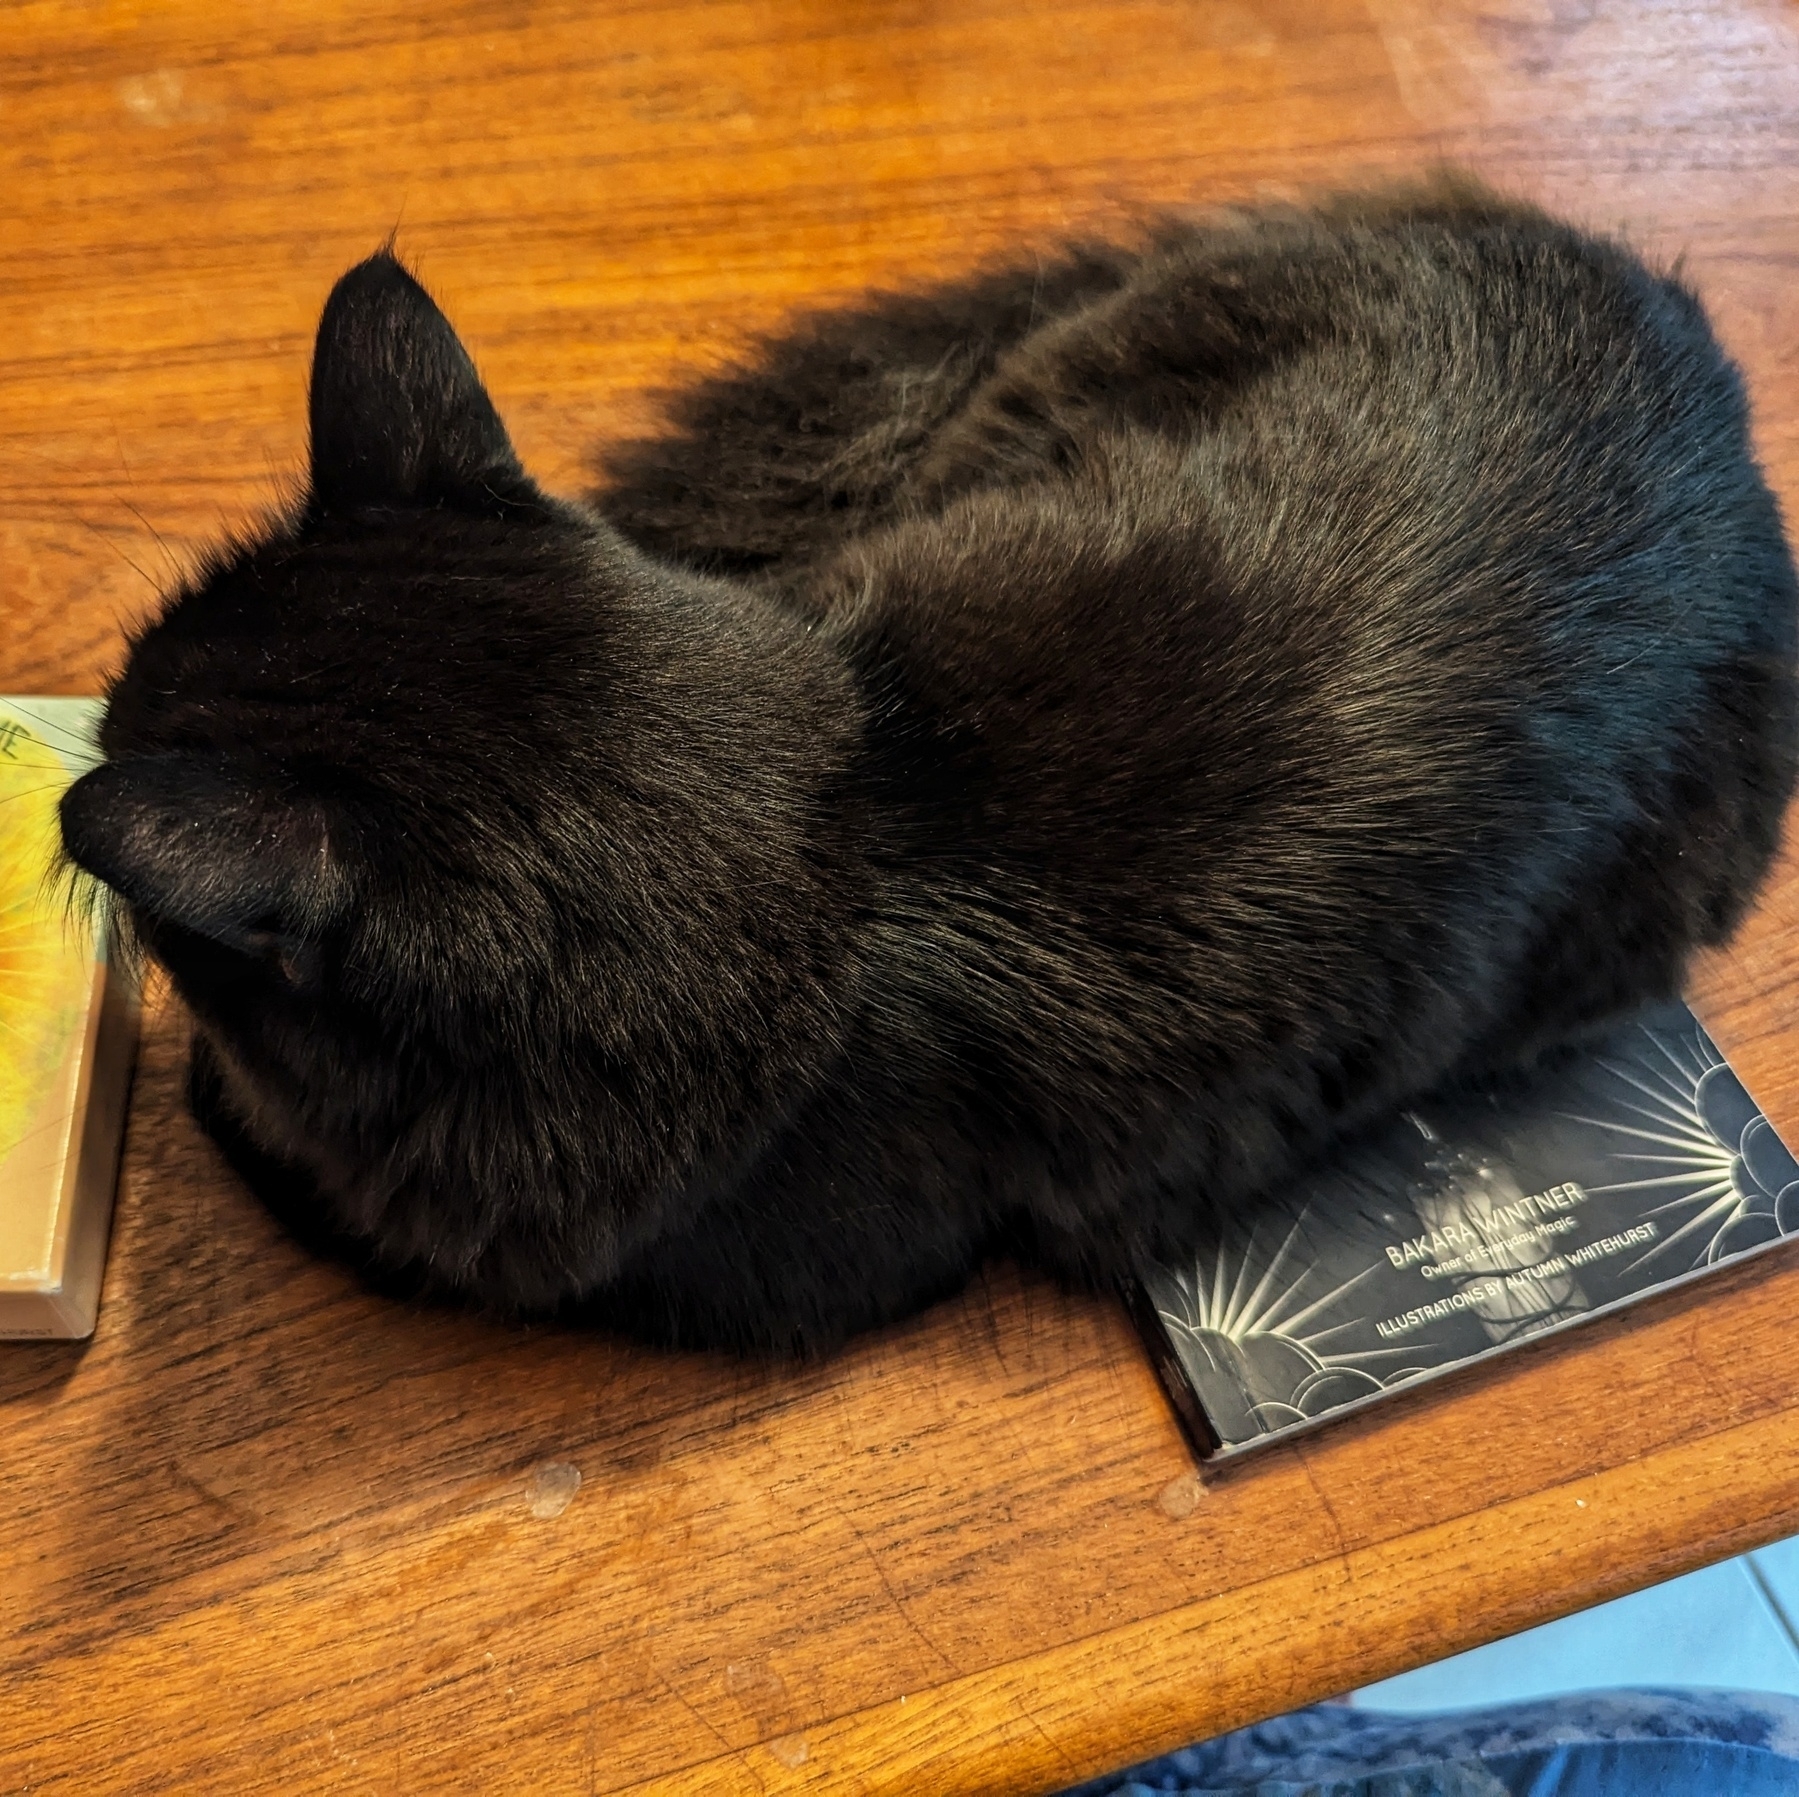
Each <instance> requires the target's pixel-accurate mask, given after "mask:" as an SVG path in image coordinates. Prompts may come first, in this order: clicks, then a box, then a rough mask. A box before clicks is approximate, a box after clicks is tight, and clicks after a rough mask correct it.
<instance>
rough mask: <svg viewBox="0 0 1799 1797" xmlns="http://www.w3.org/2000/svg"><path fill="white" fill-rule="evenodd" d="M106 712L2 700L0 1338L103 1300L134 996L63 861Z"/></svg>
mask: <svg viewBox="0 0 1799 1797" xmlns="http://www.w3.org/2000/svg"><path fill="white" fill-rule="evenodd" d="M99 713H100V703H99V701H98V700H94V699H6V698H0V1338H10V1337H44V1336H85V1335H89V1334H91V1333H92V1332H93V1328H94V1318H95V1313H96V1311H97V1310H98V1307H99V1302H100V1276H101V1273H102V1272H103V1271H104V1268H105V1263H106V1241H107V1235H108V1232H109V1230H110V1227H111V1223H112V1200H113V1186H114V1183H115V1181H116V1178H117V1175H118V1165H119V1141H120V1137H121V1135H122V1134H123V1131H124V1124H125V1099H126V1094H127V1090H128V1087H129V1085H130V1080H131V1062H132V1055H133V1050H134V1048H135V1044H136V1037H137V998H136V992H135V989H134V987H133V985H132V982H131V981H130V980H129V979H128V978H126V977H124V976H123V975H122V973H121V971H120V970H119V969H118V968H116V967H115V966H114V965H113V963H112V962H111V960H110V959H109V957H108V954H107V943H106V940H105V930H104V926H103V924H102V923H101V922H100V921H99V919H98V918H97V917H96V916H94V915H93V914H92V913H91V911H90V910H86V909H84V908H83V907H82V906H81V905H80V904H79V903H78V902H75V899H74V895H73V893H72V890H71V887H70V884H69V882H68V880H67V879H66V878H64V877H62V876H61V875H60V873H59V870H58V866H57V859H56V855H57V846H58V842H59V835H58V827H57V811H56V807H57V801H58V800H59V799H60V798H61V796H62V793H63V791H64V789H65V788H66V787H67V786H68V785H69V783H70V782H71V781H72V780H74V779H75V778H76V776H77V775H79V774H80V773H81V771H82V770H83V769H84V768H86V767H88V766H89V765H91V764H92V762H93V761H94V760H95V759H96V753H97V752H96V750H95V749H94V747H93V732H94V729H95V727H96V726H97V724H98V722H99Z"/></svg>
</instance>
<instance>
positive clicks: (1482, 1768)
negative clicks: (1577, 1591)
mask: <svg viewBox="0 0 1799 1797" xmlns="http://www.w3.org/2000/svg"><path fill="white" fill-rule="evenodd" d="M1227 1793H1228V1797H1777V1794H1778V1797H1799V1698H1793V1697H1776V1696H1771V1695H1767V1694H1764V1693H1760V1692H1738V1691H1698V1690H1692V1691H1589V1692H1581V1693H1578V1694H1576V1695H1573V1696H1567V1697H1552V1698H1543V1699H1539V1700H1537V1701H1535V1702H1531V1703H1511V1704H1502V1705H1499V1706H1497V1707H1495V1708H1493V1709H1483V1710H1457V1711H1454V1712H1453V1713H1451V1714H1448V1715H1438V1716H1396V1715H1391V1714H1387V1713H1384V1712H1382V1711H1378V1710H1359V1709H1352V1708H1350V1707H1349V1706H1348V1705H1346V1704H1334V1703H1325V1704H1316V1705H1314V1706H1313V1707H1312V1708H1311V1709H1306V1710H1295V1711H1294V1712H1293V1713H1292V1714H1291V1715H1288V1716H1277V1717H1276V1718H1275V1719H1274V1720H1273V1721H1272V1722H1262V1723H1258V1724H1257V1725H1256V1726H1255V1727H1254V1728H1242V1729H1238V1730H1237V1731H1236V1732H1235V1733H1234V1734H1228V1735H1220V1736H1219V1737H1218V1739H1217V1740H1215V1741H1205V1742H1202V1743H1201V1744H1200V1745H1198V1746H1196V1747H1186V1748H1183V1749H1182V1750H1181V1751H1180V1752H1178V1753H1171V1754H1168V1755H1167V1756H1166V1757H1164V1758H1162V1759H1158V1760H1151V1761H1149V1762H1148V1763H1147V1764H1144V1765H1141V1766H1136V1767H1133V1768H1132V1769H1131V1770H1129V1771H1126V1772H1115V1773H1113V1774H1111V1775H1110V1776H1109V1777H1106V1778H1100V1779H1095V1780H1093V1781H1092V1782H1091V1783H1089V1784H1084V1785H1081V1786H1079V1787H1078V1788H1077V1790H1075V1791H1070V1792H1066V1793H1064V1797H1226V1794H1227Z"/></svg>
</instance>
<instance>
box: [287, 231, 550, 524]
mask: <svg viewBox="0 0 1799 1797" xmlns="http://www.w3.org/2000/svg"><path fill="white" fill-rule="evenodd" d="M309 413H310V422H311V428H312V492H311V503H312V507H313V509H314V510H315V511H317V512H332V511H340V510H347V509H351V508H354V507H358V506H409V505H448V506H453V507H455V508H457V509H458V510H467V511H476V512H501V513H513V512H518V511H521V510H523V511H531V510H535V509H536V508H537V507H539V506H541V505H542V503H543V496H542V494H541V493H539V491H538V489H537V488H536V487H535V486H534V485H533V484H532V482H531V480H530V479H529V477H528V476H527V475H526V474H525V471H524V470H523V469H522V468H521V467H520V466H519V461H518V457H517V455H516V454H514V452H513V448H512V443H511V440H510V439H509V438H508V437H507V435H506V427H505V426H504V425H503V424H501V423H500V418H499V414H498V413H497V412H495V410H494V408H493V401H492V400H490V399H489V398H488V397H487V390H486V388H484V387H483V386H482V385H481V379H480V376H479V375H477V374H476V373H475V365H474V363H473V362H472V361H470V360H469V354H468V351H467V350H465V349H464V348H463V347H462V344H461V342H460V341H459V340H458V338H457V336H456V333H455V332H454V331H453V330H452V329H451V328H450V321H449V320H448V319H447V318H445V317H444V315H443V314H442V313H441V312H440V311H439V310H438V309H437V307H436V305H435V304H434V303H433V302H432V299H431V296H430V294H428V293H427V292H426V291H425V290H424V288H423V287H421V286H420V285H419V284H418V282H417V281H415V280H414V279H413V278H412V276H411V275H409V274H408V273H407V272H406V270H405V269H404V268H403V267H402V266H401V265H400V262H399V259H398V258H397V257H395V256H394V255H392V254H391V253H389V252H388V251H385V250H384V251H382V253H381V254H380V255H377V256H371V257H370V258H369V259H368V260H367V261H366V262H359V263H358V264H357V265H356V266H355V267H354V268H353V269H351V270H350V272H349V273H348V274H347V275H345V276H344V277H343V279H342V280H340V281H339V282H338V283H337V285H336V286H335V287H334V288H333V289H332V290H331V297H330V298H329V299H328V300H326V302H325V311H324V316H323V317H321V318H320V320H319V334H318V341H317V343H316V344H315V346H314V348H313V353H312V384H311V394H310V400H309Z"/></svg>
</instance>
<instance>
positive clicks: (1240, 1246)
mask: <svg viewBox="0 0 1799 1797" xmlns="http://www.w3.org/2000/svg"><path fill="white" fill-rule="evenodd" d="M1795 1232H1799V1161H1795V1159H1794V1157H1793V1155H1792V1154H1791V1153H1790V1152H1789V1150H1788V1148H1787V1146H1786V1144H1785V1143H1783V1142H1782V1141H1781V1139H1780V1136H1779V1135H1778V1134H1777V1133H1776V1132H1775V1130H1774V1128H1773V1126H1772V1125H1771V1124H1770V1123H1769V1122H1768V1120H1767V1118H1766V1117H1765V1116H1764V1115H1763V1114H1762V1111H1761V1107H1760V1106H1759V1105H1758V1104H1757V1103H1756V1102H1755V1100H1754V1098H1753V1097H1751V1095H1750V1094H1749V1093H1748V1091H1746V1090H1745V1088H1744V1086H1743V1083H1742V1081H1741V1080H1740V1079H1739V1078H1738V1077H1737V1075H1736V1073H1735V1072H1734V1071H1733V1070H1732V1069H1731V1067H1730V1066H1729V1064H1728V1063H1727V1062H1726V1061H1725V1059H1724V1057H1723V1056H1722V1055H1721V1054H1719V1052H1718V1050H1717V1049H1716V1047H1714V1046H1713V1044H1712V1041H1711V1039H1710V1038H1709V1037H1708V1036H1707V1035H1706V1033H1705V1031H1704V1030H1703V1029H1702V1028H1701V1027H1700V1025H1699V1023H1698V1020H1697V1019H1696V1018H1695V1017H1694V1016H1693V1014H1692V1013H1691V1012H1690V1011H1689V1010H1687V1009H1686V1007H1685V1006H1684V1005H1670V1006H1666V1007H1661V1008H1658V1009H1655V1010H1652V1011H1649V1012H1645V1013H1643V1014H1642V1015H1640V1016H1639V1017H1637V1018H1636V1019H1635V1020H1633V1021H1631V1022H1630V1023H1628V1024H1626V1025H1624V1026H1623V1027H1621V1028H1620V1029H1619V1030H1618V1031H1617V1033H1616V1034H1615V1035H1613V1036H1611V1037H1609V1038H1608V1039H1606V1040H1605V1041H1603V1042H1601V1043H1599V1044H1597V1045H1595V1046H1593V1047H1590V1048H1587V1049H1583V1050H1581V1051H1579V1052H1578V1053H1572V1054H1569V1055H1566V1056H1562V1057H1557V1058H1555V1059H1554V1060H1552V1061H1551V1062H1549V1063H1548V1064H1546V1065H1545V1066H1544V1067H1543V1068H1542V1069H1541V1070H1539V1071H1537V1072H1535V1073H1533V1074H1532V1075H1530V1076H1528V1077H1522V1076H1520V1077H1516V1078H1513V1079H1510V1080H1504V1081H1495V1082H1493V1083H1491V1084H1488V1085H1483V1086H1479V1087H1468V1088H1465V1089H1462V1090H1460V1091H1458V1092H1454V1093H1450V1094H1446V1095H1444V1096H1441V1097H1439V1098H1436V1099H1433V1100H1431V1101H1428V1102H1425V1103H1421V1104H1418V1105H1415V1106H1413V1107H1412V1108H1411V1109H1409V1110H1406V1111H1403V1112H1401V1113H1399V1114H1398V1115H1397V1116H1396V1117H1394V1118H1393V1119H1392V1120H1391V1121H1390V1122H1389V1123H1388V1124H1386V1125H1384V1126H1382V1127H1380V1128H1378V1129H1377V1130H1375V1131H1373V1132H1371V1133H1370V1134H1368V1135H1366V1136H1363V1137H1361V1138H1358V1139H1357V1140H1355V1141H1354V1142H1352V1143H1351V1144H1349V1145H1348V1146H1347V1147H1345V1148H1344V1149H1343V1150H1341V1151H1340V1152H1339V1153H1338V1154H1337V1156H1336V1157H1335V1158H1334V1159H1333V1160H1331V1161H1330V1162H1329V1163H1328V1164H1326V1165H1325V1166H1323V1167H1321V1168H1319V1169H1317V1170H1316V1171H1314V1172H1312V1173H1309V1174H1307V1175H1305V1176H1304V1177H1303V1178H1301V1179H1300V1180H1298V1181H1297V1182H1295V1184H1294V1185H1293V1186H1292V1187H1291V1189H1289V1190H1287V1191H1286V1192H1283V1193H1279V1194H1276V1195H1275V1196H1274V1197H1273V1198H1271V1199H1270V1200H1269V1201H1268V1202H1267V1203H1265V1204H1264V1205H1262V1206H1259V1207H1258V1208H1257V1210H1256V1212H1255V1213H1254V1217H1253V1220H1249V1221H1246V1223H1245V1225H1244V1226H1243V1227H1241V1228H1240V1229H1237V1230H1235V1231H1234V1232H1227V1233H1226V1234H1224V1235H1223V1237H1222V1238H1221V1239H1220V1240H1219V1242H1218V1244H1217V1246H1216V1248H1214V1249H1211V1250H1208V1251H1207V1252H1205V1253H1203V1254H1202V1255H1200V1256H1198V1257H1197V1258H1195V1259H1194V1260H1193V1261H1192V1262H1190V1263H1187V1264H1182V1265H1178V1266H1154V1267H1146V1268H1144V1269H1143V1270H1142V1273H1141V1279H1140V1283H1139V1285H1138V1287H1137V1289H1136V1290H1135V1291H1133V1292H1131V1293H1130V1294H1128V1296H1129V1298H1130V1301H1131V1308H1132V1310H1133V1313H1134V1314H1135V1316H1136V1318H1137V1321H1138V1325H1139V1327H1140V1328H1141V1330H1142V1331H1143V1334H1144V1336H1145V1339H1146V1341H1147V1342H1148V1344H1149V1347H1150V1351H1151V1353H1152V1356H1153V1357H1154V1359H1155V1362H1156V1367H1157V1371H1158V1373H1159V1375H1160V1377H1161V1379H1162V1382H1163V1384H1164V1385H1165V1386H1166V1387H1167V1389H1168V1393H1169V1396H1170V1398H1171V1399H1172V1400H1173V1402H1174V1405H1175V1408H1176V1411H1177V1413H1178V1414H1179V1415H1180V1417H1181V1420H1182V1422H1183V1424H1184V1426H1185V1428H1186V1431H1187V1433H1188V1435H1189V1437H1190V1438H1191V1439H1192V1441H1193V1444H1194V1446H1195V1447H1196V1448H1197V1449H1198V1451H1199V1452H1200V1453H1201V1455H1202V1456H1205V1457H1206V1458H1208V1459H1211V1460H1214V1461H1221V1460H1225V1459H1228V1458H1230V1457H1231V1456H1233V1455H1237V1454H1241V1453H1244V1452H1247V1451H1249V1450H1251V1449H1253V1448H1259V1447H1262V1446H1264V1445H1266V1444H1268V1443H1270V1442H1275V1441H1281V1440H1284V1439H1286V1438H1287V1437H1289V1436H1291V1435H1294V1434H1297V1433H1299V1432H1300V1431H1302V1430H1305V1429H1310V1428H1313V1427H1316V1426H1317V1425H1318V1424H1320V1423H1322V1422H1324V1421H1326V1420H1328V1419H1329V1418H1331V1417H1335V1416H1341V1415H1343V1414H1345V1413H1346V1412H1348V1411H1352V1410H1359V1409H1361V1408H1363V1407H1364V1406H1366V1405H1368V1404H1372V1403H1375V1402H1378V1401H1379V1400H1380V1399H1381V1398H1382V1397H1384V1396H1385V1395H1387V1394H1388V1393H1390V1392H1394V1391H1398V1390H1402V1389H1406V1388H1409V1387H1414V1386H1417V1385H1419V1384H1421V1383H1423V1382H1424V1381H1426V1380H1429V1379H1433V1378H1438V1377H1440V1376H1442V1375H1443V1374H1445V1373H1449V1372H1452V1371H1454V1370H1455V1369H1457V1368H1460V1367H1465V1366H1468V1365H1470V1364H1471V1363H1473V1362H1476V1361H1479V1360H1483V1359H1485V1358H1487V1357H1489V1356H1491V1355H1494V1354H1498V1353H1502V1352H1504V1351H1505V1349H1506V1348H1507V1347H1509V1346H1511V1345H1512V1344H1514V1343H1516V1342H1520V1341H1525V1340H1528V1339H1530V1338H1532V1337H1535V1336H1539V1335H1544V1334H1547V1333H1549V1332H1550V1331H1552V1330H1557V1329H1564V1328H1567V1327H1569V1326H1570V1325H1572V1324H1575V1323H1579V1322H1582V1321H1584V1320H1585V1319H1587V1318H1588V1317H1594V1316H1599V1315H1601V1314H1603V1313H1604V1312H1606V1311H1610V1310H1614V1309H1616V1308H1618V1307H1619V1306H1620V1305H1624V1304H1629V1303H1632V1302H1634V1301H1635V1300H1637V1299H1639V1298H1643V1297H1646V1296H1647V1295H1649V1294H1650V1293H1651V1292H1656V1291H1661V1290H1664V1289H1666V1288H1667V1287H1669V1286H1672V1285H1677V1284H1680V1283H1683V1282H1684V1281H1686V1280H1689V1279H1692V1278H1695V1277H1698V1276H1699V1275H1702V1274H1703V1273H1705V1272H1706V1271H1707V1270H1708V1269H1710V1268H1712V1267H1715V1266H1719V1265H1721V1264H1723V1263H1724V1262H1727V1261H1731V1260H1735V1259H1738V1258H1740V1257H1741V1256H1743V1255H1745V1254H1753V1253H1755V1252H1757V1251H1758V1250H1760V1249H1763V1248H1767V1247H1770V1246H1772V1245H1773V1244H1774V1243H1776V1242H1778V1241H1780V1240H1781V1239H1782V1237H1784V1236H1787V1235H1790V1234H1793V1233H1795Z"/></svg>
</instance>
